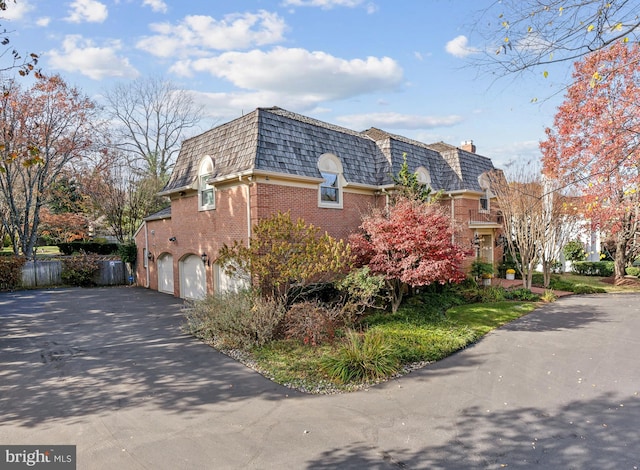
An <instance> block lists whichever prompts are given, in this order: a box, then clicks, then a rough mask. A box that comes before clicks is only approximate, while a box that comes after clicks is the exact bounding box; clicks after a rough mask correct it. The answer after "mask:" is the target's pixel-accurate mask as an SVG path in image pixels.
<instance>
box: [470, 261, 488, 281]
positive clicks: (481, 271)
mask: <svg viewBox="0 0 640 470" xmlns="http://www.w3.org/2000/svg"><path fill="white" fill-rule="evenodd" d="M470 274H471V276H473V277H474V278H475V279H479V278H484V276H485V275H488V276H489V277H491V275H492V274H493V265H492V264H491V263H485V262H483V261H479V260H475V261H474V262H473V263H471V271H470Z"/></svg>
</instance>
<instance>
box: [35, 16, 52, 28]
mask: <svg viewBox="0 0 640 470" xmlns="http://www.w3.org/2000/svg"><path fill="white" fill-rule="evenodd" d="M49 23H51V18H49V17H48V16H43V17H42V18H38V19H37V20H36V24H37V25H38V26H40V27H42V28H45V27H47V26H49Z"/></svg>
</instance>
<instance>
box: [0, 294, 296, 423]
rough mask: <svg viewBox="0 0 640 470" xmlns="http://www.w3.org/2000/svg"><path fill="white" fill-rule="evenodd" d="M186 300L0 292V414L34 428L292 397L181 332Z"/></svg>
mask: <svg viewBox="0 0 640 470" xmlns="http://www.w3.org/2000/svg"><path fill="white" fill-rule="evenodd" d="M182 306H183V302H182V301H181V300H179V299H176V298H174V297H171V296H168V295H165V294H160V293H157V292H153V291H149V290H144V289H140V288H132V287H117V288H99V289H80V288H71V289H52V290H38V291H23V292H15V293H1V294H0V351H1V356H0V415H2V421H3V422H4V423H5V424H8V423H13V424H18V425H22V426H36V425H38V424H39V423H41V422H43V421H45V420H46V421H47V422H50V421H51V420H55V419H59V418H74V417H76V418H78V419H79V418H80V417H82V416H83V415H87V414H89V413H92V414H94V413H98V414H99V413H101V412H103V411H104V412H107V411H114V410H118V409H123V408H127V407H132V406H136V405H139V404H140V403H145V402H151V403H152V404H154V405H155V406H157V407H160V408H163V409H165V410H166V411H168V412H171V413H183V412H186V411H194V410H195V409H197V407H198V406H200V405H204V404H209V403H215V402H226V403H230V402H236V401H240V400H244V399H246V398H248V397H251V398H255V397H258V396H260V397H261V398H264V399H279V398H284V397H285V396H287V395H288V396H291V395H295V392H293V391H292V390H290V389H287V388H284V387H281V386H279V385H277V384H275V383H273V382H271V381H270V380H267V379H265V378H264V377H262V376H261V375H259V374H257V373H255V372H253V371H251V370H249V369H247V368H246V367H244V366H242V365H241V364H239V363H237V362H236V361H234V360H232V359H230V358H228V357H227V356H225V355H223V354H220V353H218V352H217V351H216V350H214V349H212V348H210V347H203V345H202V343H200V342H199V341H197V340H195V339H193V338H192V337H190V336H186V335H184V334H182V333H181V332H180V325H181V324H182V322H183V317H182V314H181V313H180V312H181V308H182Z"/></svg>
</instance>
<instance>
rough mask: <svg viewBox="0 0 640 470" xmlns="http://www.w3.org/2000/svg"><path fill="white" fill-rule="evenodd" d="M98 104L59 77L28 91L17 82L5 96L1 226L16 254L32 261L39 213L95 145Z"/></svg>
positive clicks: (0, 124) (0, 111)
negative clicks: (69, 169)
mask: <svg viewBox="0 0 640 470" xmlns="http://www.w3.org/2000/svg"><path fill="white" fill-rule="evenodd" d="M94 108H95V107H94V104H93V102H92V101H91V100H89V99H88V98H87V97H85V96H84V95H82V93H81V92H80V91H79V90H78V89H76V88H72V87H70V86H69V85H67V83H66V82H65V81H64V80H63V79H62V78H61V77H60V76H57V75H55V76H51V77H39V78H37V80H36V82H35V84H34V85H33V86H32V87H31V88H29V89H28V90H23V89H22V88H21V87H20V85H19V84H17V83H16V82H15V81H8V82H6V83H5V84H4V86H3V93H2V95H1V96H0V197H2V198H3V200H4V204H5V206H6V212H5V211H2V212H0V215H2V217H3V219H2V223H3V225H4V226H5V229H6V230H7V232H8V233H9V235H10V236H12V237H13V245H14V250H15V251H16V253H17V252H18V251H19V250H20V251H22V253H23V254H24V255H25V256H27V257H32V256H33V254H34V248H35V245H36V240H37V234H38V226H39V225H40V209H41V208H42V207H43V206H44V205H45V204H46V203H47V199H48V197H50V195H51V192H50V188H51V187H52V185H53V183H54V182H55V181H56V180H57V178H58V177H59V175H60V174H61V173H62V172H63V170H64V169H65V168H67V167H68V166H69V165H70V164H71V163H72V162H73V161H75V160H79V159H82V158H83V156H84V154H85V152H86V151H87V150H88V149H89V148H90V147H91V145H92V137H93V130H94V128H93V122H92V114H93V112H94Z"/></svg>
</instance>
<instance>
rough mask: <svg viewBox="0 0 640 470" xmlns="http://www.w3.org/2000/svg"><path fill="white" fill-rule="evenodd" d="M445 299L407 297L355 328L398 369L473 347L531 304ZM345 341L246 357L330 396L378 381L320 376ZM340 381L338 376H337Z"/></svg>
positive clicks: (274, 345) (268, 372) (271, 348)
mask: <svg viewBox="0 0 640 470" xmlns="http://www.w3.org/2000/svg"><path fill="white" fill-rule="evenodd" d="M456 304H459V302H453V301H452V299H451V298H447V297H446V296H443V297H439V296H434V295H432V296H427V297H422V301H419V300H418V301H417V300H416V299H412V302H409V303H408V304H407V305H404V306H403V307H401V308H400V309H399V310H398V312H397V313H395V314H390V313H382V314H375V315H372V316H370V317H368V318H367V319H366V322H365V323H364V324H363V325H361V327H362V328H363V329H366V330H367V331H369V333H373V334H376V335H380V336H381V337H382V338H383V342H382V343H383V345H384V348H385V350H386V351H387V353H388V354H392V355H393V358H394V359H395V360H397V361H398V363H399V365H400V368H402V369H404V370H410V369H412V368H415V365H416V364H423V363H427V362H432V361H437V360H439V359H442V358H444V357H447V356H449V355H451V354H452V353H454V352H456V351H458V350H460V349H463V348H464V347H466V346H468V345H469V344H472V343H474V342H475V341H477V340H478V339H479V338H481V337H482V336H484V335H485V334H486V333H488V332H489V331H491V330H493V329H495V328H498V327H499V326H501V325H504V324H506V323H508V322H510V321H512V320H514V319H516V318H519V317H521V316H522V315H524V314H526V313H528V312H530V311H532V310H533V309H534V308H535V307H536V305H537V304H535V303H532V302H507V301H505V302H496V303H488V304H469V305H456ZM345 347H346V348H349V345H347V344H346V341H344V338H343V340H342V341H341V340H338V341H337V342H336V343H335V344H334V345H323V346H317V347H311V346H308V345H304V344H302V343H301V342H297V341H274V342H271V343H268V344H266V345H264V346H262V347H260V348H255V349H254V350H253V351H252V353H251V356H252V358H251V361H252V362H253V366H254V367H255V368H256V369H257V370H259V371H260V372H261V373H263V374H264V375H265V376H267V377H269V378H270V379H272V380H273V381H275V382H278V383H281V384H283V385H287V386H289V387H293V388H297V389H299V390H303V391H305V392H310V393H331V392H335V391H348V390H354V389H358V388H362V387H363V386H366V385H367V384H371V383H375V382H377V381H379V380H366V379H365V380H352V381H347V382H346V383H343V381H342V380H339V379H337V378H336V379H333V378H331V377H330V376H329V374H328V373H327V372H326V371H327V367H326V365H327V364H328V363H333V364H335V362H336V360H338V359H340V358H341V357H344V352H345V351H344V349H345ZM342 377H344V375H343V376H342Z"/></svg>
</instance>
